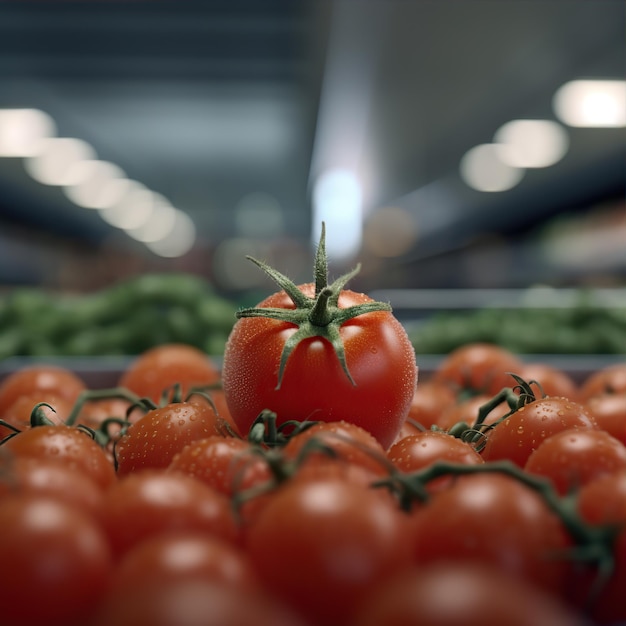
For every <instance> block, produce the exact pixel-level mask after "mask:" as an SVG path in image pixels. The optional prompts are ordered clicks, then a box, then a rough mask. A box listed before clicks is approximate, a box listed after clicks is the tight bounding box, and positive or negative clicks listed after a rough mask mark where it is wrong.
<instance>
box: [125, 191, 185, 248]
mask: <svg viewBox="0 0 626 626" xmlns="http://www.w3.org/2000/svg"><path fill="white" fill-rule="evenodd" d="M151 193H152V213H151V215H150V219H149V220H148V221H146V222H145V223H144V224H142V225H141V226H137V227H135V228H126V229H124V230H126V234H127V235H128V236H129V237H132V238H133V239H136V240H137V241H141V242H143V243H153V242H155V241H160V240H161V239H166V238H167V237H168V236H169V235H170V233H171V232H172V230H173V229H174V223H175V221H176V209H175V208H174V207H173V206H172V205H171V204H170V202H169V200H168V199H167V198H166V197H165V196H162V195H161V194H159V193H154V192H151Z"/></svg>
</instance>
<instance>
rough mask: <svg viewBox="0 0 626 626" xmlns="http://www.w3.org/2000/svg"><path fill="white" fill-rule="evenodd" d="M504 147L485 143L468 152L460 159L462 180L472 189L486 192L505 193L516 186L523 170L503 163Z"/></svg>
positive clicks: (522, 174)
mask: <svg viewBox="0 0 626 626" xmlns="http://www.w3.org/2000/svg"><path fill="white" fill-rule="evenodd" d="M505 152H506V147H505V146H502V145H500V144H495V143H485V144H481V145H478V146H475V147H474V148H472V149H470V150H468V151H467V152H466V153H465V155H464V156H463V158H462V159H461V164H460V172H461V177H462V178H463V180H464V181H465V182H466V183H467V184H468V185H469V186H470V187H472V188H473V189H476V190H478V191H486V192H497V191H506V190H507V189H511V188H513V187H515V185H517V184H518V183H519V182H520V180H522V178H523V176H524V170H523V169H520V168H518V167H511V166H510V165H508V164H507V163H506V162H505V161H504V158H505V157H504V156H503V153H505Z"/></svg>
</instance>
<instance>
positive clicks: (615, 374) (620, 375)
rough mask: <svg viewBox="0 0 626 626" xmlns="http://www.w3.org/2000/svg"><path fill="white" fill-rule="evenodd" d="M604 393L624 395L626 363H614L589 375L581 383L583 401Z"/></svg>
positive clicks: (625, 391)
mask: <svg viewBox="0 0 626 626" xmlns="http://www.w3.org/2000/svg"><path fill="white" fill-rule="evenodd" d="M604 393H626V363H614V364H613V365H607V366H606V367H604V368H602V369H601V370H599V371H597V372H594V373H593V374H590V375H589V376H588V377H587V379H586V380H585V381H584V382H583V383H582V385H581V388H580V397H581V398H582V400H583V401H585V400H588V399H589V398H592V397H593V396H598V395H601V394H604Z"/></svg>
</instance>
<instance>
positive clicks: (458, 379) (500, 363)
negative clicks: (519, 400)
mask: <svg viewBox="0 0 626 626" xmlns="http://www.w3.org/2000/svg"><path fill="white" fill-rule="evenodd" d="M522 369H523V363H522V361H521V360H520V359H519V358H518V357H517V356H516V355H515V354H513V353H512V352H510V351H509V350H506V349H504V348H501V347H499V346H496V345H494V344H489V343H478V342H477V343H470V344H467V345H464V346H461V347H460V348H457V349H456V350H453V351H452V352H450V354H448V355H447V356H446V357H444V359H443V361H442V362H441V363H440V364H439V366H438V367H437V369H436V370H435V372H434V373H433V375H432V378H431V380H433V381H434V382H436V383H443V384H446V385H449V386H451V387H452V388H453V389H455V390H456V391H457V392H461V391H463V390H469V391H473V392H475V393H480V394H486V395H488V396H493V395H495V394H497V393H498V392H499V391H500V390H501V389H502V388H503V387H513V386H514V385H515V380H514V379H513V378H512V377H511V375H510V373H513V374H519V372H521V371H522Z"/></svg>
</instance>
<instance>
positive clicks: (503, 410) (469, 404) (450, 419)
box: [436, 394, 511, 430]
mask: <svg viewBox="0 0 626 626" xmlns="http://www.w3.org/2000/svg"><path fill="white" fill-rule="evenodd" d="M489 400H491V397H490V396H487V395H485V394H479V395H477V396H472V397H471V398H466V399H464V400H461V401H460V402H458V403H457V404H453V405H451V406H449V407H447V408H446V409H444V410H443V411H442V413H441V415H440V416H439V418H438V419H437V421H436V426H438V427H439V428H441V429H442V430H450V429H451V428H452V427H453V426H454V425H455V424H459V423H461V422H465V423H466V424H467V425H468V426H473V425H474V424H475V423H476V420H477V419H478V412H479V410H480V408H481V407H482V406H483V405H485V404H486V403H487V402H489ZM510 410H511V409H510V408H509V405H508V404H507V403H506V402H501V403H500V404H498V405H497V406H496V407H495V408H493V409H492V410H491V411H490V412H489V414H488V415H487V417H486V418H485V419H484V420H483V424H485V425H486V424H493V423H494V422H497V421H498V420H499V419H500V418H501V417H504V416H505V415H506V414H507V413H508V412H509V411H510Z"/></svg>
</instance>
